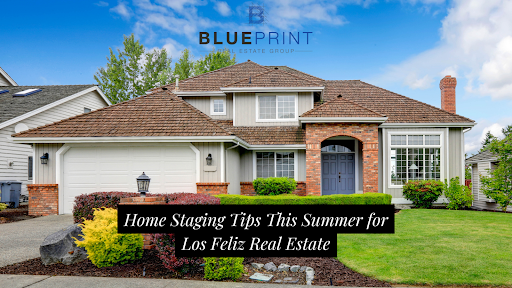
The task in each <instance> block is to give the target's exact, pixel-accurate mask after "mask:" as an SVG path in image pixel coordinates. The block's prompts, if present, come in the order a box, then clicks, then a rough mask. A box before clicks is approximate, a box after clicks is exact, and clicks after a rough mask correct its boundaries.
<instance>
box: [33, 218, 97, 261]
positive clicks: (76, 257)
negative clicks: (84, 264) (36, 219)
mask: <svg viewBox="0 0 512 288" xmlns="http://www.w3.org/2000/svg"><path fill="white" fill-rule="evenodd" d="M81 233H82V228H80V227H79V226H78V224H75V225H71V226H69V227H67V228H65V229H62V230H60V231H58V232H55V233H53V234H51V235H48V237H46V238H45V239H44V241H43V244H41V246H40V247H39V252H40V253H41V261H42V262H43V264H44V265H51V264H55V263H62V264H64V265H71V264H74V263H78V262H81V261H83V260H85V259H87V252H86V251H85V248H83V247H77V246H76V244H75V239H73V237H75V238H76V239H78V240H83V238H82V237H80V236H78V234H81Z"/></svg>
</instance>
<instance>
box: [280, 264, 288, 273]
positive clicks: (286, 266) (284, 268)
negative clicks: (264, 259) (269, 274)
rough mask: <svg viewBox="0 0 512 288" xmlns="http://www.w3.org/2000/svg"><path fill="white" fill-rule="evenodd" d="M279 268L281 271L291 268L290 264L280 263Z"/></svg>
mask: <svg viewBox="0 0 512 288" xmlns="http://www.w3.org/2000/svg"><path fill="white" fill-rule="evenodd" d="M277 270H279V271H281V272H287V271H288V270H290V265H288V264H280V265H279V267H277Z"/></svg>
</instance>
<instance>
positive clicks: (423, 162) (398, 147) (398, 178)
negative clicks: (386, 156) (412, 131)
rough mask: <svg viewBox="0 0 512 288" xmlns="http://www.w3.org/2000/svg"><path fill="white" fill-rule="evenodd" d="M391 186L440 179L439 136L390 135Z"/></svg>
mask: <svg viewBox="0 0 512 288" xmlns="http://www.w3.org/2000/svg"><path fill="white" fill-rule="evenodd" d="M390 136H391V154H390V160H391V165H390V166H391V173H390V176H391V185H404V184H405V183H406V182H407V181H410V180H440V179H441V135H439V134H437V135H431V134H427V135H390Z"/></svg>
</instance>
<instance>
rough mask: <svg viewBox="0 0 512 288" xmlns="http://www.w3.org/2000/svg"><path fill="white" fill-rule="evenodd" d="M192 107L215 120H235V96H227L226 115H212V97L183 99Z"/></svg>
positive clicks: (229, 94) (230, 94)
mask: <svg viewBox="0 0 512 288" xmlns="http://www.w3.org/2000/svg"><path fill="white" fill-rule="evenodd" d="M182 98H183V100H185V101H186V102H188V103H189V104H190V105H192V106H194V107H195V108H197V109H199V110H200V111H201V112H203V113H204V114H206V115H208V116H210V117H211V118H212V119H215V120H233V94H232V93H228V94H227V95H226V115H210V107H211V106H210V97H206V96H204V97H203V96H201V97H182Z"/></svg>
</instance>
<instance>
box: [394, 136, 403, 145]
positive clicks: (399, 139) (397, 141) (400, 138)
mask: <svg viewBox="0 0 512 288" xmlns="http://www.w3.org/2000/svg"><path fill="white" fill-rule="evenodd" d="M405 137H406V136H405V135H391V145H406V144H407V143H406V142H405V141H406V138H405Z"/></svg>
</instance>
